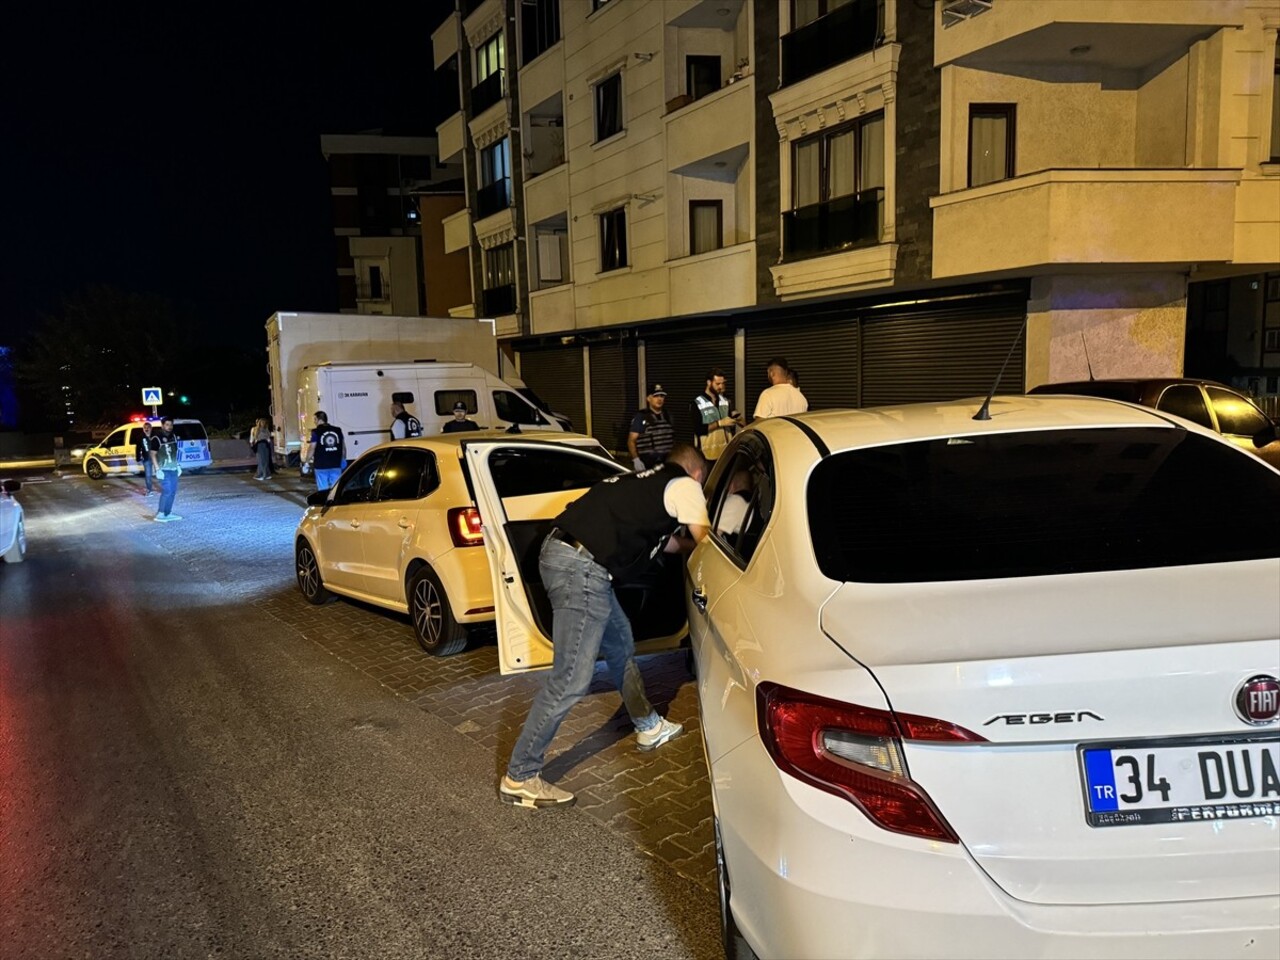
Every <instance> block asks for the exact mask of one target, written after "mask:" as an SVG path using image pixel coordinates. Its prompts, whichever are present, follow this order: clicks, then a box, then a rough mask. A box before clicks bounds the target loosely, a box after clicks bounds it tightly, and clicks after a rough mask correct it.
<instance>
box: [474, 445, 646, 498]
mask: <svg viewBox="0 0 1280 960" xmlns="http://www.w3.org/2000/svg"><path fill="white" fill-rule="evenodd" d="M589 449H590V453H588V452H586V450H584V451H583V452H582V453H573V452H569V451H567V450H564V449H560V450H542V449H533V448H530V447H518V448H515V447H513V448H507V449H502V450H495V451H493V453H491V454H490V455H489V475H490V476H491V477H492V478H493V486H494V488H495V489H496V490H497V491H498V496H500V497H502V498H503V499H504V500H505V499H507V498H508V497H527V496H530V495H532V494H538V493H555V492H558V491H563V490H585V489H586V488H587V487H590V486H594V485H595V484H597V483H599V482H600V481H601V480H604V479H607V478H608V477H616V476H618V474H619V473H624V472H625V471H623V470H622V469H621V468H620V467H619V466H618V464H616V463H615V462H614V461H613V460H611V459H610V458H609V457H608V455H607V454H606V453H605V452H604V448H603V447H600V446H596V447H592V448H589Z"/></svg>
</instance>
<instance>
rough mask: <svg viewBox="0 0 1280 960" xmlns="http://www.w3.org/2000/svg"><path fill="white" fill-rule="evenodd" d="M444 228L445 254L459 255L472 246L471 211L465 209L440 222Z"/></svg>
mask: <svg viewBox="0 0 1280 960" xmlns="http://www.w3.org/2000/svg"><path fill="white" fill-rule="evenodd" d="M440 225H441V227H443V228H444V252H445V253H457V252H458V251H459V250H466V249H468V248H469V247H470V246H471V211H470V210H468V209H467V208H466V207H463V208H462V209H461V210H459V211H458V212H457V213H451V214H449V216H447V217H445V218H444V219H443V220H442V221H440Z"/></svg>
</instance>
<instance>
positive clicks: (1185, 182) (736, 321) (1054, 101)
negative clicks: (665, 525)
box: [432, 0, 1280, 447]
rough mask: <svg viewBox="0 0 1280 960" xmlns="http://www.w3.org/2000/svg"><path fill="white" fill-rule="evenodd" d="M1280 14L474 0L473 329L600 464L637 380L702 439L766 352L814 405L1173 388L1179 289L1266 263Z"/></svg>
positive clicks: (455, 25)
mask: <svg viewBox="0 0 1280 960" xmlns="http://www.w3.org/2000/svg"><path fill="white" fill-rule="evenodd" d="M1278 10H1280V0H1265V2H1264V0H1234V2H1230V0H1229V2H1225V3H1213V2H1205V3H1199V2H1196V0H1170V2H1168V3H1166V2H1162V0H1132V2H1103V0H1042V2H1036V3H1020V2H1014V0H962V2H954V0H953V2H946V3H935V4H925V3H920V2H917V0H756V2H754V3H751V2H745V0H664V2H661V3H656V2H647V0H481V2H475V0H460V2H459V3H458V8H457V10H456V11H455V13H454V14H453V15H452V16H451V17H450V18H449V19H448V20H446V21H445V23H444V24H442V25H441V27H440V28H439V29H438V30H436V32H435V34H434V35H433V38H432V39H433V49H434V53H435V65H436V67H437V69H438V70H442V71H444V70H448V71H456V75H457V77H458V83H459V86H460V92H461V95H460V98H459V103H460V109H459V111H458V113H457V114H455V115H454V116H452V117H450V118H449V119H448V120H446V121H445V122H444V123H443V124H442V125H441V126H440V127H439V128H438V131H437V133H438V136H439V143H440V153H441V158H442V159H444V160H455V159H456V160H458V161H461V162H462V164H463V169H464V172H465V178H466V207H465V208H464V209H461V210H459V211H458V212H457V213H455V214H454V215H453V216H451V217H450V218H449V219H448V220H446V222H445V224H444V227H443V234H444V239H443V243H444V248H445V249H447V250H453V251H458V252H461V251H466V252H467V255H468V258H469V263H470V275H471V289H472V299H471V302H470V304H467V305H463V306H461V307H459V308H458V312H460V313H468V314H472V315H483V316H492V317H494V318H495V320H496V323H497V330H498V332H499V335H500V336H501V337H502V338H503V339H504V340H505V341H506V342H507V343H508V344H509V345H510V347H511V349H512V350H513V352H514V353H515V354H516V355H517V357H518V362H519V365H520V368H521V372H522V375H523V376H524V377H525V379H526V380H527V381H528V382H529V383H530V384H531V385H532V386H533V387H534V388H535V389H536V390H538V391H539V392H541V393H542V394H543V395H544V396H545V398H546V399H547V400H548V401H550V402H551V403H552V405H553V406H555V407H556V408H557V409H562V410H564V411H565V412H567V413H569V414H570V415H571V416H573V418H574V421H575V423H577V424H579V425H580V426H583V427H585V428H586V429H588V430H590V431H591V432H593V433H594V434H595V435H596V436H597V437H599V438H600V439H601V440H602V441H604V442H606V443H609V444H611V445H613V446H615V447H617V446H618V445H619V444H620V442H621V433H622V431H623V429H624V426H625V422H626V417H627V413H628V411H630V410H632V409H634V408H636V407H638V406H639V405H640V403H641V402H642V398H641V392H642V389H643V388H642V386H641V385H642V384H643V383H644V382H646V381H653V380H657V381H660V382H662V383H663V384H664V386H666V388H667V390H668V391H669V393H670V395H671V396H670V397H669V399H668V409H669V410H671V411H672V412H673V413H675V414H676V417H677V424H678V428H680V429H681V430H687V429H688V424H687V422H686V421H685V418H686V417H687V410H686V409H685V408H686V404H687V401H688V400H691V399H692V398H693V397H694V396H695V395H696V394H697V393H698V392H700V391H701V389H702V387H703V380H704V375H705V372H706V369H707V368H708V367H710V366H712V365H716V366H720V367H723V368H724V369H725V370H726V371H728V372H729V374H730V382H731V389H732V390H733V391H734V394H735V397H734V399H735V401H736V403H735V406H737V407H738V408H739V409H743V410H746V411H747V412H748V413H749V412H750V410H751V408H752V407H753V406H754V402H755V398H756V396H757V395H758V393H759V391H760V389H762V387H763V386H764V382H763V369H764V366H765V363H766V361H767V360H768V358H769V357H770V356H773V355H775V354H783V355H785V356H786V357H787V358H788V359H789V360H790V361H791V363H792V365H793V366H795V367H796V368H797V369H798V370H799V372H800V374H801V378H802V379H801V386H802V389H803V390H804V391H805V392H806V394H807V395H808V397H809V399H810V402H811V405H812V406H813V407H829V406H867V405H875V404H882V403H894V402H907V401H913V400H928V399H943V398H951V397H956V396H965V395H973V394H982V393H985V392H986V391H987V390H988V389H989V388H990V387H991V385H992V383H994V382H995V379H996V377H997V375H998V373H999V371H1000V369H1001V366H1002V364H1003V363H1004V361H1005V359H1006V357H1009V356H1010V355H1011V351H1012V356H1013V357H1014V360H1013V361H1012V362H1010V364H1009V368H1008V370H1007V371H1006V373H1005V375H1004V378H1003V380H1002V382H1001V389H1003V390H1011V391H1020V390H1021V389H1023V387H1024V386H1031V385H1034V384H1036V383H1041V382H1045V381H1048V380H1050V379H1063V378H1067V377H1074V376H1077V375H1084V370H1083V367H1081V369H1079V370H1077V364H1078V363H1079V364H1082V363H1083V357H1084V351H1085V350H1086V349H1087V350H1088V351H1089V354H1090V357H1091V358H1092V359H1093V361H1094V370H1095V373H1096V374H1097V375H1099V376H1101V375H1106V374H1110V375H1121V374H1127V373H1134V374H1141V373H1155V372H1160V373H1166V374H1175V373H1181V372H1182V364H1183V350H1184V347H1185V341H1186V337H1187V334H1186V330H1187V297H1188V283H1189V282H1191V283H1194V282H1198V281H1201V280H1209V279H1210V278H1215V279H1216V278H1223V277H1226V278H1230V277H1233V276H1234V277H1236V278H1237V280H1235V281H1232V282H1233V283H1234V284H1235V285H1240V284H1241V283H1242V282H1243V281H1242V280H1241V279H1239V278H1245V277H1251V276H1255V277H1256V276H1258V275H1260V274H1263V273H1264V272H1265V271H1266V270H1267V269H1268V265H1274V264H1275V263H1276V262H1277V261H1278V260H1280V252H1278V251H1277V244H1280V193H1277V192H1276V191H1277V188H1278V187H1280V179H1277V178H1276V176H1275V171H1274V169H1273V168H1274V164H1272V163H1270V162H1269V161H1270V157H1271V155H1272V153H1274V152H1275V151H1276V150H1277V148H1276V147H1273V146H1272V144H1273V143H1274V142H1275V137H1274V136H1273V135H1272V134H1271V127H1272V125H1273V124H1274V111H1275V109H1276V107H1275V106H1274V105H1273V101H1274V99H1275V94H1274V93H1273V89H1272V88H1273V78H1274V70H1273V68H1274V63H1275V39H1276V30H1275V19H1276V16H1277V11H1278ZM1067 41H1070V42H1069V43H1067ZM1064 44H1065V46H1064ZM1081 48H1085V49H1081ZM450 75H453V74H452V72H451V73H450ZM1271 269H1274V266H1272V267H1271ZM1264 280H1265V278H1264ZM1263 287H1264V288H1265V287H1266V284H1265V282H1264V283H1263ZM1264 296H1265V289H1264V290H1263V294H1262V295H1260V297H1259V307H1258V312H1257V321H1258V324H1259V336H1258V338H1257V339H1258V347H1259V358H1258V359H1259V363H1260V364H1264V362H1265V361H1264V358H1263V356H1262V353H1261V350H1262V347H1263V346H1264V345H1265V344H1266V343H1267V342H1269V341H1268V340H1267V335H1266V334H1265V333H1264V332H1262V325H1263V324H1265V323H1267V322H1269V321H1267V319H1266V317H1267V316H1269V314H1267V313H1266V309H1265V307H1263V306H1262V304H1263V303H1265V300H1264ZM1193 299H1195V298H1194V296H1193ZM1276 322H1277V323H1278V324H1280V317H1277V318H1276ZM1024 323H1025V325H1026V330H1025V333H1024V331H1023V327H1024ZM1102 358H1106V359H1105V363H1104V366H1103V369H1101V370H1099V369H1098V361H1099V360H1100V359H1102Z"/></svg>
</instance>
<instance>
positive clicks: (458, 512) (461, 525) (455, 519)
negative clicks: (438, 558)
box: [449, 507, 484, 547]
mask: <svg viewBox="0 0 1280 960" xmlns="http://www.w3.org/2000/svg"><path fill="white" fill-rule="evenodd" d="M449 536H450V537H452V538H453V545H454V546H455V547H478V546H480V545H481V544H483V543H484V534H482V533H481V532H480V511H479V510H477V509H476V508H475V507H453V508H451V509H450V510H449Z"/></svg>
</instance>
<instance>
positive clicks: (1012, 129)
mask: <svg viewBox="0 0 1280 960" xmlns="http://www.w3.org/2000/svg"><path fill="white" fill-rule="evenodd" d="M1014 115H1015V107H1014V105H1013V104H1012V103H971V104H969V186H971V187H980V186H982V185H983V184H984V183H995V182H996V181H997V180H1008V179H1009V178H1010V177H1012V176H1013V175H1014V169H1015V166H1014V142H1015V139H1016V129H1017V128H1016V125H1015V123H1014Z"/></svg>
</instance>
